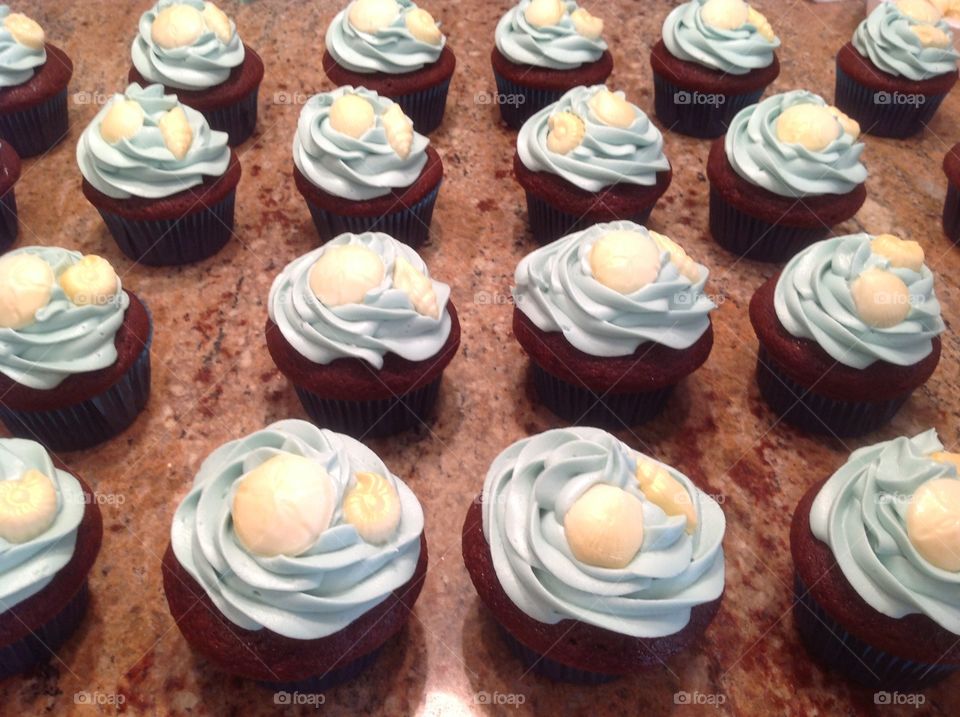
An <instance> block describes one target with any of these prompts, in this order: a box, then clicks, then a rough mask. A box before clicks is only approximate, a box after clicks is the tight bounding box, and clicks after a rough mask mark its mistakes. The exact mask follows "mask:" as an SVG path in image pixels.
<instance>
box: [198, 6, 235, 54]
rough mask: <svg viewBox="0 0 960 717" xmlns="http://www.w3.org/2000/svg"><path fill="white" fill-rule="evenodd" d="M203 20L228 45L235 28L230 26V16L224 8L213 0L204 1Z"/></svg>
mask: <svg viewBox="0 0 960 717" xmlns="http://www.w3.org/2000/svg"><path fill="white" fill-rule="evenodd" d="M203 22H204V24H205V25H206V26H207V29H208V30H210V32H212V33H213V34H214V35H216V36H217V39H218V40H220V42H222V43H223V44H224V45H226V44H227V43H228V42H230V40H232V39H233V28H232V27H230V18H229V17H228V16H227V13H225V12H224V11H223V10H221V9H220V8H218V7H217V6H216V5H214V4H213V3H212V2H205V3H203Z"/></svg>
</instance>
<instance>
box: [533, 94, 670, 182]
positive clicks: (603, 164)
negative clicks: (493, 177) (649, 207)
mask: <svg viewBox="0 0 960 717" xmlns="http://www.w3.org/2000/svg"><path fill="white" fill-rule="evenodd" d="M603 89H606V87H605V86H604V85H594V86H593V87H584V86H580V87H574V88H573V89H572V90H570V91H569V92H567V93H566V94H565V95H564V96H563V97H561V98H560V99H559V100H558V101H557V102H554V103H553V104H552V105H547V106H546V107H544V108H543V109H542V110H540V111H539V112H537V113H536V114H535V115H533V117H531V118H530V119H528V120H527V121H526V122H525V123H524V125H523V127H521V128H520V133H519V134H518V135H517V153H518V154H519V155H520V161H521V162H523V166H525V167H526V168H527V169H529V170H530V171H532V172H550V173H552V174H557V175H559V176H561V177H563V178H564V179H566V180H567V181H568V182H570V183H571V184H573V185H575V186H577V187H579V188H581V189H584V190H586V191H588V192H599V191H600V190H601V189H603V188H604V187H609V186H610V185H613V184H620V183H626V184H639V185H643V186H648V187H649V186H653V185H655V184H656V183H657V173H658V172H666V171H668V170H669V169H670V162H668V161H667V157H666V155H664V153H663V135H662V134H660V130H658V129H657V128H656V126H655V125H654V124H653V123H652V122H651V121H650V119H649V118H648V117H647V116H646V115H645V114H644V113H643V111H642V110H641V109H640V108H639V107H637V106H636V105H631V106H632V107H633V109H634V110H635V111H636V119H635V120H634V121H633V124H632V125H630V126H629V127H624V128H621V127H612V126H610V125H608V124H604V123H603V122H601V121H600V120H598V119H597V118H596V117H595V116H594V114H593V110H591V109H590V106H589V104H588V103H589V101H590V98H591V97H593V96H594V95H595V94H596V93H597V92H599V91H600V90H603ZM617 94H618V95H620V97H623V96H624V94H623V92H618V93H617ZM565 111H566V112H572V113H573V114H575V115H577V116H578V117H580V118H581V119H582V120H583V122H584V125H585V127H586V132H585V134H584V137H583V141H582V142H581V143H580V145H579V146H578V147H575V148H574V149H572V150H571V151H570V152H568V153H567V154H559V153H557V152H552V151H550V150H549V149H547V135H548V134H549V132H550V127H549V124H548V123H549V121H550V115H553V114H556V113H558V112H565Z"/></svg>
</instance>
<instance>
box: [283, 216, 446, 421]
mask: <svg viewBox="0 0 960 717" xmlns="http://www.w3.org/2000/svg"><path fill="white" fill-rule="evenodd" d="M265 332H266V338H267V348H268V349H269V351H270V355H271V356H272V357H273V361H274V363H276V365H277V368H279V369H280V372H281V373H282V374H283V375H284V376H286V377H287V378H288V379H290V381H291V383H293V385H294V387H295V388H296V391H297V395H298V396H299V397H300V402H301V403H302V404H303V407H304V410H306V412H307V414H308V415H309V416H310V418H311V419H312V420H313V421H314V422H315V423H316V424H317V425H319V426H322V427H325V428H332V429H333V430H337V431H343V432H344V433H349V434H351V435H354V436H358V437H360V438H363V437H365V436H385V435H390V434H394V433H397V432H399V431H403V430H406V429H408V428H413V427H416V426H419V425H422V424H424V422H425V421H427V420H429V418H430V415H431V413H432V411H433V407H434V404H435V403H436V400H437V394H438V392H439V389H440V379H441V377H442V374H443V370H444V368H446V366H447V364H448V363H450V361H451V360H452V359H453V357H454V355H455V354H456V352H457V348H458V347H459V345H460V322H459V321H458V320H457V312H456V310H455V309H454V307H453V302H451V301H450V287H449V286H447V285H446V284H443V283H441V282H439V281H434V280H433V279H431V278H430V275H429V272H428V271H427V267H426V265H425V264H424V263H423V260H422V259H421V258H420V257H419V255H418V254H417V253H416V252H415V251H413V250H412V249H411V248H410V247H408V246H406V245H405V244H402V243H400V242H398V241H397V240H396V239H393V238H392V237H390V236H387V235H386V234H380V233H374V232H368V233H366V234H343V235H341V236H339V237H337V238H336V239H334V240H332V241H330V242H329V243H327V244H326V245H324V246H322V247H320V248H319V249H315V250H314V251H311V252H310V253H309V254H304V255H303V256H301V257H300V258H298V259H295V260H294V261H292V262H291V263H290V264H288V265H287V266H286V267H285V268H284V270H283V271H282V272H281V273H280V275H279V276H278V277H277V278H276V279H275V280H274V282H273V286H272V287H271V288H270V298H269V318H268V319H267V323H266V328H265Z"/></svg>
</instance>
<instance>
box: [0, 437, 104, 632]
mask: <svg viewBox="0 0 960 717" xmlns="http://www.w3.org/2000/svg"><path fill="white" fill-rule="evenodd" d="M31 468H33V469H35V470H38V471H40V472H41V473H43V474H44V475H45V476H47V477H48V478H49V479H50V480H51V481H52V482H53V486H54V489H55V490H56V493H57V513H56V518H54V521H53V524H52V525H51V526H50V527H49V528H47V529H46V530H45V531H43V533H41V534H40V535H38V536H37V537H36V538H33V539H32V540H28V541H26V542H24V543H9V542H7V541H6V540H4V539H3V538H0V613H2V612H5V611H7V610H9V609H10V608H12V607H13V606H14V605H18V604H19V603H21V602H23V601H24V600H26V599H27V598H29V597H32V596H33V595H36V594H37V593H38V592H40V591H41V590H43V589H44V588H45V587H47V585H49V584H50V581H51V580H53V578H54V577H56V575H57V573H58V572H59V571H60V570H61V569H62V568H63V567H64V566H65V565H66V564H67V563H69V562H70V560H71V559H72V558H73V551H74V548H75V547H76V544H77V528H78V527H79V526H80V522H81V521H82V520H83V511H84V509H85V507H86V501H85V496H84V493H83V489H82V488H81V487H80V482H79V481H78V480H77V479H76V478H74V477H73V476H72V475H70V474H69V473H67V472H66V471H62V470H59V469H57V468H56V467H54V465H53V461H52V460H51V459H50V455H49V454H48V453H47V451H46V450H45V449H44V447H43V446H41V445H40V444H39V443H37V442H35V441H28V440H24V439H22V438H0V481H5V480H17V479H18V478H20V477H21V476H22V475H23V474H24V473H26V472H27V471H28V470H30V469H31Z"/></svg>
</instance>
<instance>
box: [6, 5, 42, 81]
mask: <svg viewBox="0 0 960 717" xmlns="http://www.w3.org/2000/svg"><path fill="white" fill-rule="evenodd" d="M8 15H10V7H9V6H8V5H0V87H13V86H15V85H22V84H23V83H24V82H26V81H27V80H29V79H30V78H31V77H33V73H34V68H36V67H40V65H42V64H43V63H44V62H46V61H47V50H46V48H45V47H41V48H39V49H36V50H35V49H33V48H32V47H27V46H26V45H21V44H20V43H19V42H17V41H16V40H14V39H13V35H12V34H11V33H10V31H9V30H7V29H6V28H5V27H4V26H3V22H4V20H6V19H7V16H8Z"/></svg>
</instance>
